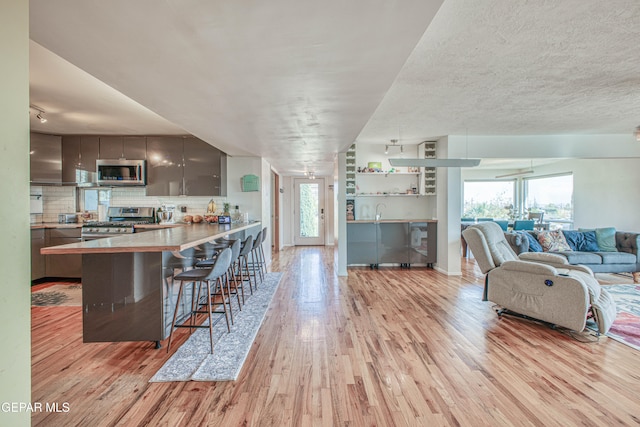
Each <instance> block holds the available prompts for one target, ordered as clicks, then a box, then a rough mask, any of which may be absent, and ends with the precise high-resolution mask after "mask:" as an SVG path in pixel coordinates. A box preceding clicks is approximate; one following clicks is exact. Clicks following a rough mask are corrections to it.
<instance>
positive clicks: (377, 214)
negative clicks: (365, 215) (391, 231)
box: [376, 203, 387, 221]
mask: <svg viewBox="0 0 640 427" xmlns="http://www.w3.org/2000/svg"><path fill="white" fill-rule="evenodd" d="M381 206H384V207H385V208H386V207H387V205H385V204H384V203H378V204H377V205H376V221H380V218H382V214H381V213H380V211H379V209H380V207H381Z"/></svg>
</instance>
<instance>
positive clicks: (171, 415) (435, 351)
mask: <svg viewBox="0 0 640 427" xmlns="http://www.w3.org/2000/svg"><path fill="white" fill-rule="evenodd" d="M334 259H335V252H334V249H333V248H331V247H326V248H325V247H297V248H287V249H285V250H283V251H281V252H279V253H277V254H276V255H275V257H274V261H273V264H272V266H271V270H272V271H282V272H284V277H283V280H282V282H281V284H280V288H279V289H278V291H277V293H276V295H275V296H274V299H273V302H272V304H271V307H270V308H269V311H268V312H267V317H266V318H265V321H264V324H263V325H262V328H261V329H260V331H259V333H258V336H257V338H256V340H255V343H254V345H253V348H252V350H251V352H250V353H249V356H248V359H247V361H246V362H245V365H244V367H243V369H242V372H241V374H240V377H239V378H238V380H237V381H235V382H220V383H206V382H201V383H200V382H187V383H149V382H148V380H149V378H151V376H152V375H153V374H154V373H155V372H156V371H157V370H158V369H159V368H160V366H161V365H162V364H163V363H164V362H165V361H166V360H167V359H168V357H169V356H170V355H169V354H167V353H166V350H165V349H162V350H154V348H153V344H152V343H104V344H102V343H98V344H96V343H92V344H83V343H82V320H81V319H82V313H81V309H80V308H79V307H35V308H32V401H33V402H55V403H58V404H59V405H60V406H62V404H63V403H65V402H66V403H68V405H69V411H68V412H58V413H55V412H54V413H46V412H42V413H34V414H33V416H32V423H33V425H36V426H37V425H41V426H52V425H56V426H62V425H64V426H75V425H78V426H85V425H86V426H89V425H90V426H98V425H99V426H113V425H124V426H137V425H152V426H160V425H166V426H178V425H190V426H191V425H212V426H237V425H256V426H312V425H313V426H316V425H317V426H395V425H398V426H404V425H407V426H416V425H417V426H438V425H444V426H485V425H486V426H489V425H491V426H496V425H500V426H511V425H515V426H569V425H586V426H589V425H592V426H596V425H639V424H640V399H638V396H640V368H639V366H640V352H637V351H635V350H633V349H631V348H629V347H627V346H625V345H623V344H621V343H618V342H616V341H613V340H610V339H608V338H606V337H602V338H601V339H600V340H599V342H595V343H593V342H592V343H584V342H580V341H578V340H576V339H573V338H571V337H569V336H568V335H566V334H563V333H561V332H560V331H558V330H552V329H549V328H547V327H545V326H542V325H539V324H537V323H534V322H527V321H523V320H519V319H514V318H509V317H504V318H500V319H499V318H497V316H496V315H495V313H494V312H493V310H492V307H491V303H487V302H482V301H481V294H482V280H483V276H482V275H481V274H480V272H479V270H478V269H477V268H476V267H475V264H474V263H473V260H467V259H464V260H463V269H464V273H463V276H461V277H447V276H445V275H443V274H440V273H438V272H436V271H434V270H430V269H423V268H412V269H410V270H400V269H396V268H381V269H380V270H378V271H372V270H369V269H368V268H366V269H365V268H354V269H350V270H349V277H348V278H339V277H337V276H336V274H335V269H334ZM186 336H187V333H186V331H179V332H178V334H177V337H178V341H177V344H180V343H182V342H183V341H184V339H185V338H186ZM583 338H585V337H583ZM164 345H165V346H166V343H164ZM177 348H178V345H176V346H173V345H172V352H173V351H175V349H177Z"/></svg>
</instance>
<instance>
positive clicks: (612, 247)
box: [578, 227, 618, 252]
mask: <svg viewBox="0 0 640 427" xmlns="http://www.w3.org/2000/svg"><path fill="white" fill-rule="evenodd" d="M578 231H595V233H596V240H597V242H598V248H600V251H601V252H617V251H618V248H617V247H616V229H615V227H603V228H596V229H595V230H593V229H586V228H579V229H578Z"/></svg>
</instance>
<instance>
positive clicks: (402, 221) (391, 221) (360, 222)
mask: <svg viewBox="0 0 640 427" xmlns="http://www.w3.org/2000/svg"><path fill="white" fill-rule="evenodd" d="M396 222H399V223H411V222H438V220H437V219H384V218H383V219H381V220H379V221H376V220H375V219H356V220H353V221H347V224H368V223H376V224H383V223H396Z"/></svg>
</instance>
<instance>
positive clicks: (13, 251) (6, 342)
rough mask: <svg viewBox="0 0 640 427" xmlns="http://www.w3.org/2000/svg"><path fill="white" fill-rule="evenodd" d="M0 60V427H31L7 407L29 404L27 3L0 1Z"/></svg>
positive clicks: (28, 417) (25, 418)
mask: <svg viewBox="0 0 640 427" xmlns="http://www.w3.org/2000/svg"><path fill="white" fill-rule="evenodd" d="M0 55H1V56H0V57H1V58H2V61H1V62H0V75H1V76H2V79H0V93H1V94H2V96H0V192H1V194H2V200H3V203H2V204H0V235H1V236H2V244H1V245H0V260H2V261H1V262H2V273H3V278H2V279H3V280H2V283H1V285H0V286H2V290H1V292H0V324H1V325H2V328H0V344H1V345H2V351H0V425H3V426H23V425H24V426H28V425H30V424H31V414H30V413H29V412H27V411H24V410H23V411H20V410H19V409H18V410H17V411H16V410H14V408H12V407H11V406H10V405H8V404H10V403H17V404H20V403H22V404H28V403H30V402H31V309H30V291H29V286H30V282H31V274H30V254H31V251H30V244H31V239H30V231H29V2H28V1H24V0H4V1H3V2H2V13H1V14H0Z"/></svg>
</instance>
